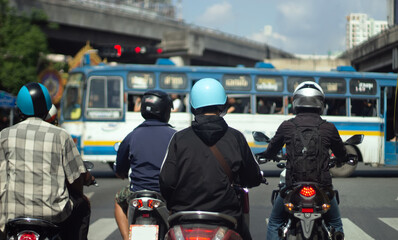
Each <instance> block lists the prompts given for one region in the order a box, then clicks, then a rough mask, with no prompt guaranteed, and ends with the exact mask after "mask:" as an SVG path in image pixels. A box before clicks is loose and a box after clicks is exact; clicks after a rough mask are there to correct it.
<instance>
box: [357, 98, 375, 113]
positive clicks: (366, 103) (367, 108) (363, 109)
mask: <svg viewBox="0 0 398 240" xmlns="http://www.w3.org/2000/svg"><path fill="white" fill-rule="evenodd" d="M351 115H352V116H359V117H375V116H377V111H376V100H375V99H351Z"/></svg>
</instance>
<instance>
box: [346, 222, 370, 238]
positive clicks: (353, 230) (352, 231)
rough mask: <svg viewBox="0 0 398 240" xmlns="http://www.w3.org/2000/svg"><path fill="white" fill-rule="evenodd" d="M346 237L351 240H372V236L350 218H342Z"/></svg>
mask: <svg viewBox="0 0 398 240" xmlns="http://www.w3.org/2000/svg"><path fill="white" fill-rule="evenodd" d="M341 221H342V222H343V228H344V235H345V239H350V240H372V239H374V238H372V237H371V236H369V235H368V234H367V233H365V232H364V231H362V229H360V228H359V227H358V226H357V225H355V224H354V223H353V222H351V221H350V220H349V219H348V218H342V219H341Z"/></svg>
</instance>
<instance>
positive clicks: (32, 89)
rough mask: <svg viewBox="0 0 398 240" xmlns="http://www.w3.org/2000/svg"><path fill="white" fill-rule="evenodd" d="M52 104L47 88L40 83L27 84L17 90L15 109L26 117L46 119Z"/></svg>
mask: <svg viewBox="0 0 398 240" xmlns="http://www.w3.org/2000/svg"><path fill="white" fill-rule="evenodd" d="M51 106H52V102H51V97H50V94H49V92H48V90H47V88H46V87H45V86H44V85H43V84H41V83H28V84H26V85H24V86H22V88H21V89H20V90H19V92H18V95H17V107H18V108H19V110H20V111H21V113H22V114H23V115H25V116H27V117H30V116H32V117H33V116H34V117H39V118H41V119H45V118H46V117H47V113H48V111H49V110H50V109H51Z"/></svg>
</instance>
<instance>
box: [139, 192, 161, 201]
mask: <svg viewBox="0 0 398 240" xmlns="http://www.w3.org/2000/svg"><path fill="white" fill-rule="evenodd" d="M131 197H132V198H142V197H148V198H155V199H161V200H163V198H162V196H161V195H160V194H159V193H157V192H154V191H148V190H142V191H137V192H135V193H133V194H132V196H131Z"/></svg>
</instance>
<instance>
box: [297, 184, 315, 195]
mask: <svg viewBox="0 0 398 240" xmlns="http://www.w3.org/2000/svg"><path fill="white" fill-rule="evenodd" d="M300 194H301V195H303V196H304V197H312V196H315V194H316V191H315V189H314V188H313V187H311V186H306V187H303V188H302V189H301V191H300Z"/></svg>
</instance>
